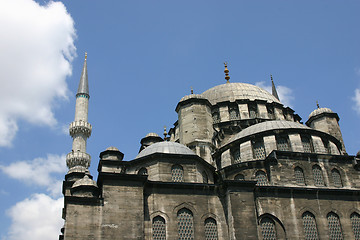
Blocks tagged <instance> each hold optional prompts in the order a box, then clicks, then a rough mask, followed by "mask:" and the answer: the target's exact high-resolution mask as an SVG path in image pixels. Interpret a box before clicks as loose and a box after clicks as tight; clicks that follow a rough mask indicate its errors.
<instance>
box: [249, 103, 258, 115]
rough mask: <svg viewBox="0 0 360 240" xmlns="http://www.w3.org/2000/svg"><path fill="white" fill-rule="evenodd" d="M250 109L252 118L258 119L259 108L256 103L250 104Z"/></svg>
mask: <svg viewBox="0 0 360 240" xmlns="http://www.w3.org/2000/svg"><path fill="white" fill-rule="evenodd" d="M248 108H249V115H250V118H256V117H257V112H258V111H257V106H256V104H255V103H249V105H248Z"/></svg>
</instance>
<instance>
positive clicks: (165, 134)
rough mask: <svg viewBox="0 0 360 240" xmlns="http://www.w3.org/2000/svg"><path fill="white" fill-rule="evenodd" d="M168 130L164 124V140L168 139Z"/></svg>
mask: <svg viewBox="0 0 360 240" xmlns="http://www.w3.org/2000/svg"><path fill="white" fill-rule="evenodd" d="M166 136H167V132H166V126H164V140H165V141H167V137H166Z"/></svg>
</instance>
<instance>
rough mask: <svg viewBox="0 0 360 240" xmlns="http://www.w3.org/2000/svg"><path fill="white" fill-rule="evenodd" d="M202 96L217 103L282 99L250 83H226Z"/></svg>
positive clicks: (212, 102)
mask: <svg viewBox="0 0 360 240" xmlns="http://www.w3.org/2000/svg"><path fill="white" fill-rule="evenodd" d="M202 96H203V97H204V98H206V99H208V100H209V101H210V103H211V104H213V105H215V104H217V103H219V102H225V101H230V102H234V101H235V100H243V99H248V100H255V99H257V100H265V101H267V102H269V103H271V102H277V103H280V101H279V100H278V99H277V98H276V97H274V96H273V95H272V94H270V93H269V92H267V91H265V90H264V89H262V88H259V87H257V86H255V85H251V84H248V83H225V84H222V85H219V86H216V87H213V88H210V89H209V90H207V91H205V92H203V93H202Z"/></svg>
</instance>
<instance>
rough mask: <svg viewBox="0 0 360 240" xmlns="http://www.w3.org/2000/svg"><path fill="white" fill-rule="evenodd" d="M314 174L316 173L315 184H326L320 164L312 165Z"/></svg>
mask: <svg viewBox="0 0 360 240" xmlns="http://www.w3.org/2000/svg"><path fill="white" fill-rule="evenodd" d="M312 171H313V175H314V183H315V186H325V182H324V178H323V174H322V170H321V168H320V166H319V165H314V166H313V167H312Z"/></svg>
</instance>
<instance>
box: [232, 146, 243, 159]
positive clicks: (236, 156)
mask: <svg viewBox="0 0 360 240" xmlns="http://www.w3.org/2000/svg"><path fill="white" fill-rule="evenodd" d="M231 155H232V158H233V162H234V163H239V162H241V154H240V148H239V147H236V148H234V149H233V150H232V151H231Z"/></svg>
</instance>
